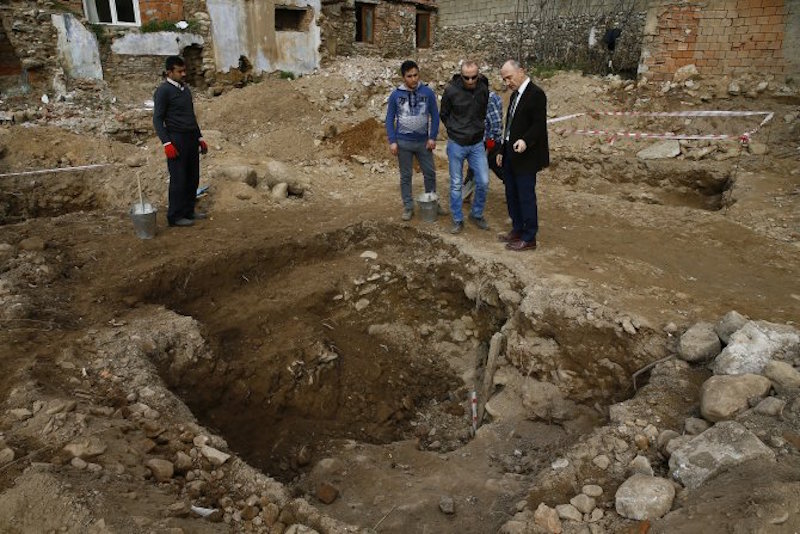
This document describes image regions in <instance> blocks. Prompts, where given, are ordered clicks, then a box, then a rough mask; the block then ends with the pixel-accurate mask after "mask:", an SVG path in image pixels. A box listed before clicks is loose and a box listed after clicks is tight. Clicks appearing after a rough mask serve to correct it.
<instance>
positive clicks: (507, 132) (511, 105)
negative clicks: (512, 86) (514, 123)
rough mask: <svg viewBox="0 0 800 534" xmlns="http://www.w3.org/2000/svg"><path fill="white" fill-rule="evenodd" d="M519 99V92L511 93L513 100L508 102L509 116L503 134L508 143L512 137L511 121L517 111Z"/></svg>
mask: <svg viewBox="0 0 800 534" xmlns="http://www.w3.org/2000/svg"><path fill="white" fill-rule="evenodd" d="M517 97H519V92H517V91H514V92H513V93H511V100H510V101H509V102H508V114H507V115H506V130H505V132H503V139H504V140H505V141H508V138H509V136H510V135H511V120H512V119H513V118H514V112H515V111H517Z"/></svg>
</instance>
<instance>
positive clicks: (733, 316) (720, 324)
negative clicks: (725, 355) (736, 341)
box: [714, 310, 747, 345]
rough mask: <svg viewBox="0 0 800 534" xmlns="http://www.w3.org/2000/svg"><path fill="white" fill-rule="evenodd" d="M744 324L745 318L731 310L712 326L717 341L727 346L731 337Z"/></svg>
mask: <svg viewBox="0 0 800 534" xmlns="http://www.w3.org/2000/svg"><path fill="white" fill-rule="evenodd" d="M745 323H747V317H745V316H744V315H742V314H741V313H739V312H737V311H733V310H732V311H729V312H728V313H726V314H725V315H724V316H723V317H722V319H720V320H719V321H717V324H715V325H714V332H716V333H717V336H719V339H720V340H721V341H722V342H723V343H724V344H726V345H727V344H728V341H730V338H731V335H732V334H733V333H734V332H736V331H737V330H739V329H740V328H741V327H743V326H744V325H745Z"/></svg>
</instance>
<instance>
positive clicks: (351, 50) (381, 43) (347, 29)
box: [320, 0, 438, 58]
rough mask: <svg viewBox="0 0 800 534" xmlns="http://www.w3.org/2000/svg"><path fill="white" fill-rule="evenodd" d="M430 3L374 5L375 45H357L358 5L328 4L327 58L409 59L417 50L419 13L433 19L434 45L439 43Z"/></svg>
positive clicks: (324, 35)
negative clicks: (422, 12) (372, 57)
mask: <svg viewBox="0 0 800 534" xmlns="http://www.w3.org/2000/svg"><path fill="white" fill-rule="evenodd" d="M432 5H433V2H432V1H431V0H425V1H418V2H386V1H384V2H378V3H376V4H375V27H374V42H372V43H365V42H356V41H355V35H356V13H355V2H353V1H351V0H348V1H341V2H328V3H326V4H324V5H323V11H322V12H323V19H322V21H321V22H320V25H321V28H322V43H323V44H322V50H323V52H324V56H325V57H333V56H336V55H350V54H367V55H380V56H383V57H387V58H398V57H408V56H411V55H413V54H414V51H415V50H416V46H417V43H416V36H417V33H416V32H417V12H418V11H421V10H424V11H425V12H426V13H430V16H431V43H432V44H433V43H435V42H436V38H437V37H436V35H437V34H436V26H437V21H438V17H437V13H436V11H435V10H432V9H428V8H429V7H431V6H432Z"/></svg>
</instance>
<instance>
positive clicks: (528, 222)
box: [503, 143, 539, 241]
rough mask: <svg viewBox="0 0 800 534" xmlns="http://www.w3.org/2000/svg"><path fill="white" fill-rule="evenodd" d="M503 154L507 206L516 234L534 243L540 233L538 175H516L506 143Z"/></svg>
mask: <svg viewBox="0 0 800 534" xmlns="http://www.w3.org/2000/svg"><path fill="white" fill-rule="evenodd" d="M505 146H506V150H505V154H503V178H504V179H503V183H504V184H505V186H506V205H507V206H508V215H509V217H511V224H512V229H513V231H514V233H516V234H519V236H520V239H522V240H523V241H533V240H534V239H536V233H537V232H538V231H539V212H538V208H537V206H536V173H535V172H533V173H515V172H514V171H512V170H511V154H510V153H511V151H512V148H511V146H510V144H509V143H506V145H505Z"/></svg>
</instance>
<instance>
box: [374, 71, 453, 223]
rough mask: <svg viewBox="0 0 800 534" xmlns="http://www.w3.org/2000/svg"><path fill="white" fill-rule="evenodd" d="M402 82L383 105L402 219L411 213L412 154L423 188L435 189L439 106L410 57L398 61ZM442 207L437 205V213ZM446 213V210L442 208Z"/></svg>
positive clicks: (405, 219)
mask: <svg viewBox="0 0 800 534" xmlns="http://www.w3.org/2000/svg"><path fill="white" fill-rule="evenodd" d="M400 74H401V75H402V76H403V83H402V84H401V85H400V86H399V87H397V89H395V90H394V91H392V94H391V95H390V96H389V106H388V108H387V109H386V135H387V137H388V138H389V151H390V152H391V153H392V155H393V156H397V163H398V165H399V166H400V195H401V196H402V198H403V216H402V219H403V220H404V221H408V220H411V218H412V217H413V216H414V198H413V196H412V194H411V176H412V174H413V158H414V157H415V156H416V158H417V162H418V163H419V167H420V169H422V176H423V177H424V180H425V192H426V193H435V192H436V168H435V166H434V162H433V150H434V149H435V148H436V136H437V135H439V106H438V105H437V104H436V94H435V93H434V92H433V90H432V89H431V88H430V87H428V86H427V85H425V84H424V83H420V81H419V67H418V66H417V64H416V63H415V62H414V61H411V60H408V61H404V62H403V64H402V65H400ZM442 212H443V210H442V208H441V207H440V208H439V214H440V215H441V214H443V213H442ZM445 213H446V212H445Z"/></svg>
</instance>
